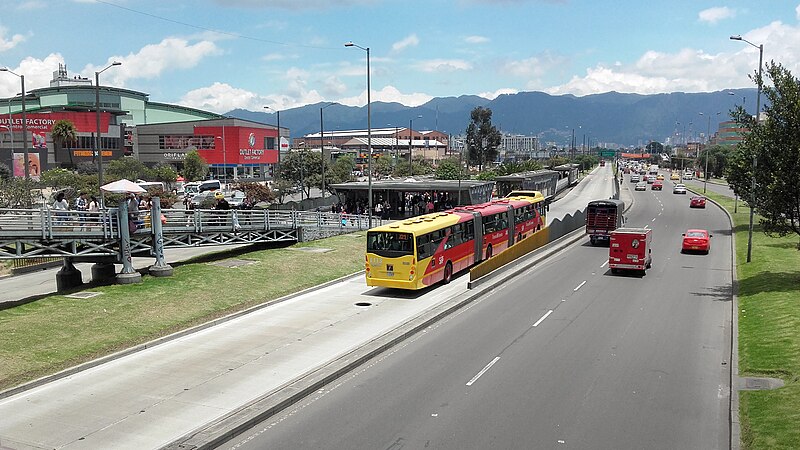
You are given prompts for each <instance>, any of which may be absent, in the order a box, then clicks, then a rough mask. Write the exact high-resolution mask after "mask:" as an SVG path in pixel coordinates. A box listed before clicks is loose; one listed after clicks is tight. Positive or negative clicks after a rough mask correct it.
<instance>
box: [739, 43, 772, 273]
mask: <svg viewBox="0 0 800 450" xmlns="http://www.w3.org/2000/svg"><path fill="white" fill-rule="evenodd" d="M731 39H732V40H734V41H742V42H746V43H748V44H750V45H751V46H753V47H755V48H757V49H758V91H757V92H756V125H758V119H759V116H760V115H761V62H762V61H763V59H764V44H759V45H756V44H753V43H752V42H750V41H748V40H747V39H744V38H742V37H741V36H739V35H734V36H731ZM755 207H756V155H753V176H752V186H751V188H750V226H749V227H748V229H747V262H750V260H751V255H752V253H753V210H754V209H755Z"/></svg>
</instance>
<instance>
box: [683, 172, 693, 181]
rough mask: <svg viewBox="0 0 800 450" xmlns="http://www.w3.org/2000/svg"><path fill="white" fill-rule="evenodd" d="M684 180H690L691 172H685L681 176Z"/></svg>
mask: <svg viewBox="0 0 800 450" xmlns="http://www.w3.org/2000/svg"><path fill="white" fill-rule="evenodd" d="M683 179H684V180H691V179H692V172H686V173H684V174H683Z"/></svg>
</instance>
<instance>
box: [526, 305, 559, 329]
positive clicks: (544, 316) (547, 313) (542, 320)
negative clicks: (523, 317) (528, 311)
mask: <svg viewBox="0 0 800 450" xmlns="http://www.w3.org/2000/svg"><path fill="white" fill-rule="evenodd" d="M562 301H563V300H562ZM550 314H553V310H552V309H551V310H549V311H547V312H546V313H544V315H543V316H542V317H541V318H539V320H537V321H536V323H535V324H533V326H534V327H538V326H539V324H540V323H542V322H544V319H547V316H549V315H550Z"/></svg>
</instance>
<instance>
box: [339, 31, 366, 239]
mask: <svg viewBox="0 0 800 450" xmlns="http://www.w3.org/2000/svg"><path fill="white" fill-rule="evenodd" d="M344 46H345V47H356V48H360V49H361V50H364V51H365V52H367V156H369V161H367V171H369V178H368V180H369V181H368V183H369V188H368V189H367V191H368V192H367V195H368V196H369V200H368V207H369V213H368V214H369V215H368V216H367V217H368V221H367V225H368V226H369V228H372V98H371V96H370V95H371V94H370V82H369V47H366V48H364V47H362V46H360V45H357V44H354V43H353V41H350V42H346V43H345V44H344Z"/></svg>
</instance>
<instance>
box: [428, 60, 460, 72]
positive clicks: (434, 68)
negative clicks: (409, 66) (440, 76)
mask: <svg viewBox="0 0 800 450" xmlns="http://www.w3.org/2000/svg"><path fill="white" fill-rule="evenodd" d="M415 66H416V68H417V69H419V70H421V71H423V72H454V71H456V70H471V69H472V64H470V63H469V62H467V61H464V60H463V59H429V60H427V61H420V62H419V63H417V64H416V65H415Z"/></svg>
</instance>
